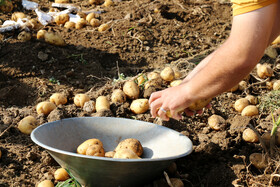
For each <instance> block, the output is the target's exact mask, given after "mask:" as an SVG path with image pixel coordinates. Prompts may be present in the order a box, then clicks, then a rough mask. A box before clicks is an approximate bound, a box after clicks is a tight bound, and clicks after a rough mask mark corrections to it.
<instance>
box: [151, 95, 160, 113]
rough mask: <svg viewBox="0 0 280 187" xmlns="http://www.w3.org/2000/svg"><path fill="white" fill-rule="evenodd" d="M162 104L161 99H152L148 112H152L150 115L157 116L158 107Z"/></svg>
mask: <svg viewBox="0 0 280 187" xmlns="http://www.w3.org/2000/svg"><path fill="white" fill-rule="evenodd" d="M161 105H162V100H161V99H160V98H159V99H157V100H155V101H153V102H152V103H151V104H150V112H151V114H152V117H154V118H155V117H157V115H158V109H159V108H160V107H161Z"/></svg>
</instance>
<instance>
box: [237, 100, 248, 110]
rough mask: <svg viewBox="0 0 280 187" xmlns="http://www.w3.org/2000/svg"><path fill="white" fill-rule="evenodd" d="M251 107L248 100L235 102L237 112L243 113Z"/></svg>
mask: <svg viewBox="0 0 280 187" xmlns="http://www.w3.org/2000/svg"><path fill="white" fill-rule="evenodd" d="M248 105H249V101H248V99H246V98H241V99H238V100H236V101H235V103H234V109H235V110H236V111H237V112H242V110H243V109H244V108H245V107H246V106H248Z"/></svg>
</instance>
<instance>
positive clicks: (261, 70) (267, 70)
mask: <svg viewBox="0 0 280 187" xmlns="http://www.w3.org/2000/svg"><path fill="white" fill-rule="evenodd" d="M272 74H273V70H272V68H271V67H270V65H268V64H258V65H257V75H258V76H259V77H260V78H261V79H265V78H267V77H271V76H272Z"/></svg>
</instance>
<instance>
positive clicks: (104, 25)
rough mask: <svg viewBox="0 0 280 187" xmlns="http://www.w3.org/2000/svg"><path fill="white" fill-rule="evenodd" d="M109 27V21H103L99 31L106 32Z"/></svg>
mask: <svg viewBox="0 0 280 187" xmlns="http://www.w3.org/2000/svg"><path fill="white" fill-rule="evenodd" d="M109 28H110V27H109V25H108V24H107V23H103V24H102V25H100V26H99V27H98V31H99V32H104V31H107V30H108V29H109Z"/></svg>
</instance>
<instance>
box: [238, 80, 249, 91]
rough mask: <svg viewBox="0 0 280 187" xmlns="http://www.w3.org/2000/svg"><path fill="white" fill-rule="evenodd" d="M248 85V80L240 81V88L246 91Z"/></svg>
mask: <svg viewBox="0 0 280 187" xmlns="http://www.w3.org/2000/svg"><path fill="white" fill-rule="evenodd" d="M247 87H248V85H247V82H246V81H240V82H239V83H238V89H239V90H241V91H244V90H245V89H246V88H247Z"/></svg>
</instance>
